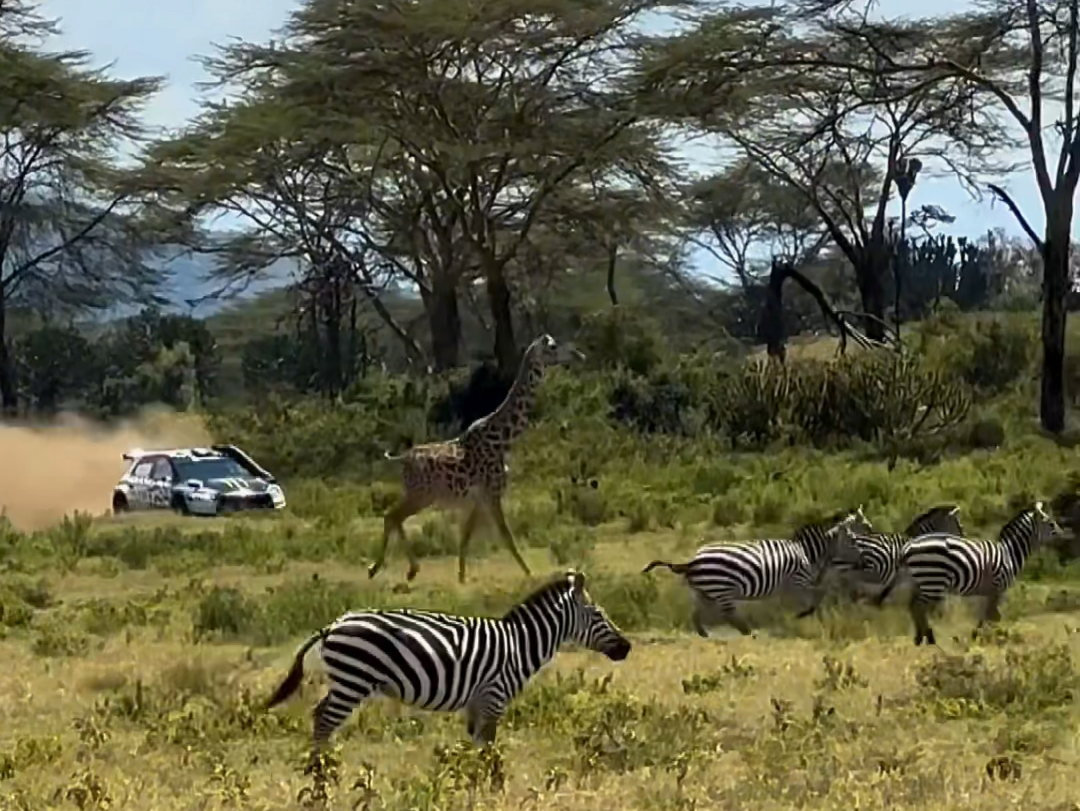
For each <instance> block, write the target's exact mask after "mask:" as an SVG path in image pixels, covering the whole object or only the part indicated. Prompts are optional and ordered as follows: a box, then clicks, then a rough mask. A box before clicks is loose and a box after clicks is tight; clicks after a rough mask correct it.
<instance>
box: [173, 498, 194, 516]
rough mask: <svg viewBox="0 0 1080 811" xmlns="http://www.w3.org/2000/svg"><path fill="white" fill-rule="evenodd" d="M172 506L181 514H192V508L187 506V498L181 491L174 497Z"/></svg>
mask: <svg viewBox="0 0 1080 811" xmlns="http://www.w3.org/2000/svg"><path fill="white" fill-rule="evenodd" d="M172 508H173V510H174V511H175V512H177V513H179V514H180V515H191V510H189V509H188V506H187V499H185V498H184V497H183V496H182V495H180V494H179V493H177V494H176V495H174V496H173V497H172Z"/></svg>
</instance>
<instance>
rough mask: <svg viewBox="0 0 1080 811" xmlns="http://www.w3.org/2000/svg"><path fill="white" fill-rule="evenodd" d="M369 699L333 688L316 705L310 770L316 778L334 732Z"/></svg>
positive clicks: (365, 696)
mask: <svg viewBox="0 0 1080 811" xmlns="http://www.w3.org/2000/svg"><path fill="white" fill-rule="evenodd" d="M365 698H367V695H360V696H356V697H353V696H348V695H345V694H344V693H341V692H338V691H337V690H334V689H333V688H331V689H330V691H329V692H328V693H327V694H326V695H325V696H323V697H322V700H321V701H319V703H318V704H316V705H315V710H314V712H313V713H312V720H313V730H312V736H311V737H312V740H311V763H310V765H309V767H308V768H309V770H311V771H314V772H315V774H316V776H318V775H319V770H320V769H321V765H322V757H321V755H322V750H323V749H324V748H325V746H326V744H327V742H328V741H329V740H330V736H331V735H332V734H333V732H334V730H335V729H337V728H338V727H339V726H341V724H342V722H344V721H345V719H346V718H348V717H349V714H350V713H351V712H352V711H353V710H354V709H355V708H356V705H357V704H359V703H360V702H361V701H363V700H364V699H365Z"/></svg>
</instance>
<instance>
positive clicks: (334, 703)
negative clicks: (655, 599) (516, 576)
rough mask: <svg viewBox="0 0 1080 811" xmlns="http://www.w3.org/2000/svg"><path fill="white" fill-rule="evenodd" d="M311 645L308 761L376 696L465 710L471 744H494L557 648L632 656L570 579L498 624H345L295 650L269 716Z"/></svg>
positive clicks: (443, 619) (417, 615) (388, 613)
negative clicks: (317, 663) (509, 711)
mask: <svg viewBox="0 0 1080 811" xmlns="http://www.w3.org/2000/svg"><path fill="white" fill-rule="evenodd" d="M317 642H319V643H321V645H320V653H321V656H322V660H323V663H324V665H325V667H326V672H327V676H328V677H329V681H330V686H329V690H328V692H327V694H326V696H325V697H324V698H323V699H322V700H321V701H320V702H319V704H318V706H317V707H316V708H315V713H314V735H313V738H314V742H313V744H314V745H313V751H312V756H313V758H315V757H317V755H318V753H319V751H320V749H321V747H322V746H323V745H324V744H325V743H326V741H327V740H328V739H329V737H330V735H331V733H332V732H333V731H334V730H335V729H336V728H337V727H338V726H339V725H340V724H341V723H342V722H343V721H344V720H345V719H346V718H348V716H349V714H350V713H351V712H352V711H353V709H355V708H356V706H357V705H358V704H359V703H360V702H361V701H363V700H364V699H366V698H367V697H369V696H371V695H372V694H376V693H378V694H382V695H387V696H391V697H394V698H397V699H400V700H401V701H403V702H405V703H407V704H411V705H413V706H416V707H420V708H423V709H428V710H442V711H457V710H464V711H465V713H466V717H467V720H468V729H469V734H470V735H471V736H472V738H473V740H474V741H475V742H477V743H490V742H491V741H493V740H494V739H495V730H496V726H497V724H498V722H499V719H500V718H501V717H502V715H503V713H504V711H505V710H506V707H507V705H508V703H509V702H510V700H511V699H513V698H514V696H515V695H517V694H518V692H519V691H520V690H521V688H522V687H523V686H524V685H525V682H526V681H528V680H529V678H530V677H531V676H532V675H533V674H535V673H536V672H537V671H538V670H540V668H541V667H543V666H544V665H545V664H546V663H547V662H548V661H550V660H551V659H552V658H553V657H554V656H555V653H556V651H557V650H558V648H559V646H560V645H561V644H562V643H564V642H572V643H575V644H578V645H581V646H583V647H586V648H589V649H591V650H594V651H597V652H598V653H602V654H604V655H605V656H607V657H608V658H609V659H612V660H613V661H621V660H623V659H625V658H626V657H627V655H628V654H629V653H630V642H629V640H627V639H626V637H624V636H623V635H622V633H621V632H620V631H619V629H618V628H617V627H616V626H615V625H614V624H613V623H612V622H611V620H610V619H608V617H607V615H606V614H605V613H604V610H603V609H602V608H600V607H599V606H598V605H596V604H595V603H593V602H592V601H591V599H590V598H589V596H588V594H587V593H586V591H585V577H584V575H582V574H580V573H578V572H574V571H569V572H566V573H565V574H562V575H560V576H559V577H557V578H556V579H555V580H553V581H551V582H549V583H547V584H546V585H544V586H543V587H541V588H540V589H538V590H537V591H536V592H534V593H533V594H532V595H531V596H529V597H528V598H526V599H525V600H523V601H522V602H520V603H519V604H517V605H516V606H514V607H513V608H511V609H510V610H509V611H508V612H507V613H506V614H505V615H504V616H503V617H501V618H486V617H462V616H457V615H452V614H441V613H437V612H433V611H420V610H414V609H398V610H370V611H358V612H354V613H348V614H345V615H343V616H341V617H339V618H338V619H337V620H335V621H334V622H333V623H331V624H330V625H328V626H326V627H325V628H323V629H321V630H320V631H318V632H317V633H315V634H313V635H312V636H311V637H310V638H309V639H308V640H307V641H306V642H304V644H303V645H301V646H300V649H299V650H298V651H297V653H296V658H295V660H294V662H293V666H292V669H291V670H290V671H289V673H288V675H287V676H286V677H285V679H284V681H283V682H282V683H281V685H280V687H278V689H277V691H276V692H275V693H274V695H273V697H272V698H271V699H270V700H269V701H268V702H267V705H266V706H267V707H273V706H274V705H276V704H280V703H281V702H282V701H284V700H286V699H287V698H288V697H289V696H291V695H292V694H293V693H294V692H295V691H296V689H297V688H298V687H299V686H300V683H301V682H302V681H303V676H304V655H305V654H306V653H307V651H308V650H309V649H310V648H311V647H312V646H313V645H315V643H317Z"/></svg>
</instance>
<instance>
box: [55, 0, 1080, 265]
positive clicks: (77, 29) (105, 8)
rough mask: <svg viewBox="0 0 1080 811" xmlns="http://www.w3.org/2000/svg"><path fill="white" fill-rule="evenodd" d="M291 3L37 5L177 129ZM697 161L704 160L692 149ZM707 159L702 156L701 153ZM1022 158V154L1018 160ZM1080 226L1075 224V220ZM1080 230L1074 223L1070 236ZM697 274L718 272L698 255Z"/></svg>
mask: <svg viewBox="0 0 1080 811" xmlns="http://www.w3.org/2000/svg"><path fill="white" fill-rule="evenodd" d="M295 6H296V2H295V0H256V2H240V0H189V2H187V3H165V4H163V5H157V4H156V3H148V2H146V0H43V2H42V3H41V7H42V10H43V13H45V14H46V15H47V16H50V17H59V18H61V27H62V29H63V35H62V38H61V39H60V40H59V41H58V42H57V43H56V44H57V46H59V47H65V48H78V49H85V50H88V51H91V52H92V53H93V54H94V56H95V61H96V62H97V63H99V64H105V63H108V62H114V71H115V72H116V73H117V74H119V75H126V76H133V75H144V74H158V75H165V76H166V77H167V78H168V81H169V84H168V86H167V88H166V89H165V90H164V92H162V93H161V95H160V96H159V97H158V98H157V99H156V100H154V102H153V103H152V104H151V106H150V107H149V110H148V117H149V121H150V123H151V124H154V125H159V126H166V127H175V126H178V125H180V124H182V123H183V122H184V120H185V119H187V118H188V117H190V116H191V115H192V114H193V113H194V112H196V110H197V104H196V99H197V95H198V91H197V90H196V88H195V87H194V84H195V83H196V82H198V81H200V80H202V79H204V78H206V77H205V76H204V74H203V71H202V68H201V67H200V66H199V65H198V63H197V62H195V61H193V59H192V56H193V55H195V54H207V53H210V52H211V50H212V46H211V43H215V42H216V43H224V42H226V41H227V40H228V39H229V38H230V37H239V38H242V39H247V40H264V39H266V38H268V37H269V36H270V35H271V32H272V31H273V30H274V29H276V28H278V27H280V26H281V25H282V23H283V22H284V21H285V19H286V17H287V15H288V13H289V11H290V10H291V9H292V8H294V7H295ZM968 7H969V4H968V3H964V2H958V0H934V1H933V2H931V0H880V2H879V4H878V9H879V10H878V14H881V15H884V16H887V17H888V16H895V15H897V14H904V15H905V16H908V15H910V16H923V15H927V14H932V13H933V14H948V13H953V12H957V11H962V10H964V9H966V8H968ZM694 154H695V155H697V154H702V153H698V151H697V150H695V153H694ZM705 154H707V153H705ZM1017 157H1018V159H1023V155H1019V156H1017ZM920 181H921V182H920V184H919V185H918V186H917V187H916V191H915V192H913V194H912V197H911V201H910V202H911V204H912V205H913V206H915V205H921V204H924V203H934V204H937V205H940V206H942V207H943V208H945V209H946V210H947V211H949V212H950V213H951V214H952V215H953V216H955V217H956V222H955V223H954V224H952V225H951V226H949V227H948V228H947V229H946V230H947V231H949V232H951V233H956V234H966V235H969V236H978V235H981V234H982V233H985V231H986V230H987V229H990V228H998V227H1001V228H1004V229H1005V230H1006V231H1007V232H1008V233H1010V234H1016V235H1020V234H1021V231H1020V229H1019V227H1018V226H1017V225H1016V223H1015V221H1014V220H1013V217H1012V215H1011V214H1010V213H1009V212H1008V211H1007V210H1006V209H1005V207H1004V206H1003V205H1001V204H1000V203H995V204H994V205H991V202H990V197H989V195H986V196H985V197H984V199H983V200H982V201H975V200H973V199H971V197H970V196H969V195H968V193H967V192H966V191H964V189H963V188H961V187H960V185H959V184H958V183H956V181H954V180H951V179H935V180H929V179H928V180H926V181H922V179H920ZM1002 185H1003V186H1005V187H1006V188H1007V189H1008V190H1009V191H1010V193H1011V194H1012V195H1013V197H1014V199H1016V201H1017V203H1018V204H1019V206H1020V208H1021V210H1022V211H1023V212H1024V213H1025V215H1026V216H1027V218H1028V220H1029V221H1030V222H1031V223H1032V225H1033V226H1034V227H1035V229H1036V230H1037V231H1041V229H1042V223H1043V217H1042V206H1041V203H1040V200H1039V195H1038V192H1037V189H1036V186H1035V181H1034V179H1033V177H1032V174H1031V171H1030V168H1026V169H1025V170H1024V171H1021V172H1019V173H1017V174H1016V175H1014V176H1013V177H1010V178H1007V179H1006V180H1005V181H1004V182H1003V183H1002ZM1078 219H1080V218H1078ZM1077 234H1080V226H1078V225H1077V224H1075V223H1074V235H1077ZM700 256H701V265H700V269H701V270H703V271H705V272H707V273H715V272H717V270H718V269H717V268H716V267H715V265H713V263H712V262H711V261H710V260H708V259H707V258H706V257H705V256H704V254H700Z"/></svg>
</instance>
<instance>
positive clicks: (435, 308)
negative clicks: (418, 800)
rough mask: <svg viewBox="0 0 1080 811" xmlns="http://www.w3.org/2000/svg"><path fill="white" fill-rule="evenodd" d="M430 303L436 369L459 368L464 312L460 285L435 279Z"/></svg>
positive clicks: (429, 319) (429, 313)
mask: <svg viewBox="0 0 1080 811" xmlns="http://www.w3.org/2000/svg"><path fill="white" fill-rule="evenodd" d="M426 304H427V316H428V326H429V327H430V329H431V352H432V355H433V357H434V359H435V371H437V372H444V371H446V370H448V369H456V368H457V366H458V364H459V363H460V355H459V351H458V350H459V349H460V347H461V313H460V312H459V310H458V291H457V286H456V285H455V284H454V283H453V282H452V281H449V280H446V279H442V278H434V279H432V280H431V293H430V294H429V295H428V297H427V302H426Z"/></svg>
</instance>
